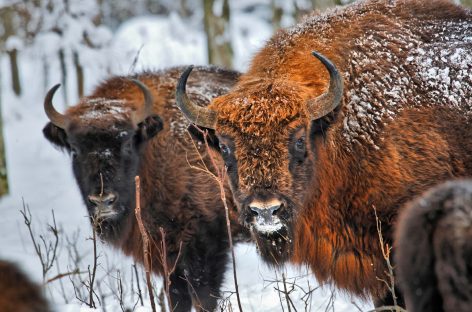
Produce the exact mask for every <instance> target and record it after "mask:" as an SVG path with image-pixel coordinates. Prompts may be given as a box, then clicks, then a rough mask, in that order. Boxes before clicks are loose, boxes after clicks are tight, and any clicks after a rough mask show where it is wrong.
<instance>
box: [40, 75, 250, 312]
mask: <svg viewBox="0 0 472 312" xmlns="http://www.w3.org/2000/svg"><path fill="white" fill-rule="evenodd" d="M181 70H182V69H181V68H173V69H169V70H166V71H161V72H147V73H142V74H140V75H136V76H133V77H113V78H110V79H108V80H106V81H105V82H103V83H101V84H100V85H99V86H98V87H97V88H96V89H95V91H94V92H93V93H92V95H90V96H88V97H84V98H82V99H81V100H80V102H79V103H78V104H77V105H75V106H73V107H71V108H69V109H68V110H67V111H66V113H65V114H64V115H63V114H61V113H58V112H57V111H56V110H55V109H54V107H53V105H52V98H53V95H54V92H55V91H56V90H57V88H58V86H55V87H53V88H52V89H51V90H50V91H49V92H48V94H47V96H46V99H45V102H44V107H45V111H46V114H47V115H48V117H49V119H50V120H51V122H49V123H48V124H47V125H46V127H45V128H44V130H43V132H44V135H45V136H46V138H47V139H48V140H49V141H50V142H52V143H53V144H55V145H56V146H59V147H60V148H63V149H65V150H66V151H67V152H69V153H70V155H71V157H72V167H73V172H74V175H75V178H76V181H77V183H78V186H79V189H80V192H81V194H82V197H83V199H84V201H85V204H86V206H87V208H88V212H89V215H90V217H91V218H92V219H94V222H93V223H94V224H96V230H97V232H98V233H99V235H100V237H101V238H102V239H103V240H105V241H106V242H108V243H111V244H112V245H113V246H115V247H117V248H120V249H121V250H122V251H123V252H124V253H125V254H127V255H131V256H132V257H134V259H136V260H137V261H139V262H141V263H142V262H143V250H142V239H141V234H140V231H139V228H138V224H137V221H136V218H135V214H134V207H135V183H134V177H135V176H136V175H139V176H140V177H141V181H142V182H141V184H142V186H141V207H142V214H143V220H144V222H145V226H146V228H147V231H148V232H149V234H150V237H151V239H152V240H153V243H152V250H151V253H152V255H151V258H152V259H151V262H152V267H153V271H154V272H155V273H157V274H162V273H163V266H162V263H161V262H162V261H161V255H162V252H163V250H161V249H160V246H161V241H162V238H161V234H160V230H159V228H160V227H162V228H163V229H164V231H165V233H166V235H165V236H166V237H165V238H166V239H165V240H166V249H167V261H168V266H169V268H172V266H173V264H174V263H175V261H178V262H177V266H176V270H175V272H174V273H173V274H172V275H171V277H170V280H171V289H170V295H171V299H172V303H173V305H174V311H189V310H190V309H191V307H192V304H193V306H194V307H195V308H197V310H205V311H207V310H214V309H215V307H216V304H217V298H218V296H219V287H220V285H221V282H222V278H223V274H224V271H225V265H226V262H227V251H228V239H227V230H226V221H225V220H226V219H225V210H224V206H223V203H222V201H221V199H220V196H219V188H218V185H217V183H216V182H215V181H214V180H213V178H212V177H211V176H210V175H209V174H208V173H205V172H203V171H199V170H196V169H192V168H191V167H190V166H189V164H193V165H198V163H199V161H200V155H199V151H197V149H196V147H195V145H194V143H193V142H192V140H191V138H190V136H189V135H188V133H187V131H186V130H187V129H186V128H187V126H186V124H187V122H184V117H183V116H182V114H181V113H180V111H179V109H178V108H177V106H176V105H175V101H174V94H175V86H176V83H177V80H178V77H179V75H180V72H181ZM238 76H239V75H238V73H236V72H234V71H227V70H222V69H218V68H216V67H200V68H198V71H197V74H196V76H195V79H193V80H192V81H191V82H190V86H191V90H192V91H191V93H192V95H191V97H192V98H193V101H196V102H197V103H199V104H200V105H206V104H208V103H209V101H210V99H211V98H212V97H214V96H219V95H221V94H223V93H225V92H227V91H228V89H229V88H230V87H231V86H233V84H234V83H235V81H236V79H237V78H238ZM132 78H133V79H139V81H138V80H134V81H133V80H132ZM140 81H141V82H142V83H141V82H140ZM200 152H201V153H202V154H203V159H204V160H205V161H208V155H205V149H202V148H201V147H200ZM209 168H211V167H210V166H209ZM233 214H234V212H233ZM235 220H236V219H235ZM233 223H234V224H235V227H234V229H235V233H236V232H240V231H239V230H238V229H237V228H241V227H240V226H239V225H237V224H238V223H237V221H235V222H233ZM241 229H242V228H241ZM180 244H182V246H181V247H180ZM179 253H180V255H179ZM177 259H178V260H177Z"/></svg>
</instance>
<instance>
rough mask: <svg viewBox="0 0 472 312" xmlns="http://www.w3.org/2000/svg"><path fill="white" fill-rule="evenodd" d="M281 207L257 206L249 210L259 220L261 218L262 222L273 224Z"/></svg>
mask: <svg viewBox="0 0 472 312" xmlns="http://www.w3.org/2000/svg"><path fill="white" fill-rule="evenodd" d="M280 206H281V205H272V206H268V207H267V206H266V207H260V206H255V205H250V206H249V209H251V211H252V213H253V214H254V216H255V217H257V218H258V219H259V218H261V219H262V220H261V221H264V222H266V223H270V222H272V218H273V217H274V216H275V215H277V211H278V210H279V209H280Z"/></svg>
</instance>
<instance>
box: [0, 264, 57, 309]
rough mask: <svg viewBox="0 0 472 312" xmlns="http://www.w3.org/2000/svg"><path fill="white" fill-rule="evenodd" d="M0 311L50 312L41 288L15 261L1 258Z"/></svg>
mask: <svg viewBox="0 0 472 312" xmlns="http://www.w3.org/2000/svg"><path fill="white" fill-rule="evenodd" d="M0 311H1V312H49V311H51V310H50V309H49V305H48V303H47V301H46V300H45V299H44V297H43V294H42V290H41V288H40V287H39V286H38V285H36V284H34V283H32V282H31V281H30V280H29V278H27V277H26V275H25V274H23V272H21V271H20V270H19V269H18V267H17V266H16V265H14V264H13V263H10V262H7V261H3V260H0Z"/></svg>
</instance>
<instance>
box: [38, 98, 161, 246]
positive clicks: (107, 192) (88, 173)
mask: <svg viewBox="0 0 472 312" xmlns="http://www.w3.org/2000/svg"><path fill="white" fill-rule="evenodd" d="M48 116H49V117H50V119H51V122H49V123H48V124H47V125H46V126H45V128H44V129H43V133H44V135H45V137H46V138H47V139H48V140H49V141H50V142H51V143H53V144H54V145H56V146H58V147H60V148H62V149H65V150H66V151H67V152H68V153H69V154H70V155H71V158H72V168H73V172H74V176H75V179H76V181H77V184H78V186H79V189H80V192H81V194H82V198H83V200H84V202H85V204H86V206H87V209H88V213H89V216H90V219H91V222H92V224H93V226H94V227H95V229H96V231H97V233H98V234H99V235H100V237H101V238H102V239H105V240H108V241H114V240H117V239H119V238H120V237H121V236H122V235H123V233H122V232H123V230H124V228H125V225H126V224H127V222H126V221H127V216H128V215H129V214H130V213H132V212H133V210H134V206H135V183H134V177H135V176H136V175H137V174H138V167H139V161H140V157H141V151H142V149H143V146H144V145H145V144H146V142H147V141H148V140H149V139H151V138H152V137H154V136H155V135H156V134H157V133H158V132H159V131H160V130H161V129H162V121H161V119H160V117H159V116H156V115H151V116H147V117H145V118H144V120H142V121H140V122H139V123H137V124H136V122H135V118H133V113H132V110H131V109H130V108H129V107H127V106H126V102H124V101H119V100H104V99H97V100H94V99H87V100H86V101H84V102H81V103H80V104H79V105H77V106H76V107H73V108H71V109H70V110H69V111H68V112H67V113H66V115H61V117H63V119H66V120H67V122H66V123H65V124H64V123H61V122H58V121H57V120H56V119H55V118H54V116H52V117H53V118H51V113H49V114H48ZM58 124H59V125H58Z"/></svg>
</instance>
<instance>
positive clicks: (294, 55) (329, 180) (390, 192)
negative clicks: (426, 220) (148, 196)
mask: <svg viewBox="0 0 472 312" xmlns="http://www.w3.org/2000/svg"><path fill="white" fill-rule="evenodd" d="M471 19H472V15H471V12H470V11H467V10H465V9H464V8H462V7H460V6H457V5H454V4H451V3H450V2H448V1H443V0H432V1H419V0H398V1H387V0H371V1H365V2H359V3H356V4H353V5H351V6H348V7H345V8H338V9H335V10H331V11H328V12H327V13H325V14H323V15H314V16H312V17H309V18H307V19H306V20H305V21H304V22H303V23H301V24H299V25H296V26H294V27H292V28H291V29H288V30H285V31H279V32H278V33H277V34H276V35H275V36H274V37H273V38H272V39H271V40H269V42H268V43H267V45H266V46H265V47H264V48H263V49H262V50H261V51H260V52H259V53H258V54H257V55H256V56H255V57H254V59H253V60H252V63H251V66H250V68H249V70H248V72H247V73H246V74H244V75H242V76H241V78H240V79H239V81H238V83H237V84H236V85H235V87H234V88H233V89H232V90H231V92H229V93H228V94H225V95H223V96H220V97H217V98H215V99H213V100H212V102H211V104H210V105H209V106H208V107H207V108H198V107H195V105H194V103H192V101H190V100H189V99H188V98H186V95H185V81H186V79H187V77H188V76H189V73H190V70H191V69H189V70H187V71H186V72H184V74H183V75H182V77H181V80H180V82H179V88H178V89H177V93H176V95H177V102H178V104H179V107H180V108H181V110H182V112H183V113H184V114H185V116H186V117H187V118H188V119H189V120H190V121H191V122H193V123H194V124H196V125H200V126H202V127H204V128H206V129H208V131H209V132H208V133H210V135H211V136H212V137H211V138H210V141H211V142H218V144H214V145H213V146H212V148H214V149H215V150H217V151H219V152H220V153H221V155H222V157H223V159H224V161H225V163H226V166H227V168H228V177H229V181H230V185H231V190H232V194H233V197H234V200H235V202H236V204H237V205H238V208H239V211H240V221H241V222H242V223H243V224H244V225H245V226H246V227H248V228H250V229H251V230H252V233H253V236H254V238H255V240H256V242H257V243H258V245H259V246H262V248H260V251H261V253H262V256H263V257H264V259H265V260H266V261H269V262H271V263H278V264H281V263H282V262H283V261H284V260H286V259H290V260H291V261H293V262H295V263H300V264H308V265H310V266H311V268H312V270H313V272H314V274H315V275H316V277H317V278H318V279H319V281H320V282H332V283H334V284H335V285H336V286H338V287H339V288H341V289H344V290H347V291H349V292H350V293H352V294H356V295H359V296H362V297H364V298H365V297H372V298H373V299H374V301H375V303H376V305H382V304H392V303H393V302H392V301H391V298H390V299H389V294H388V289H387V288H386V287H385V285H384V283H383V282H381V281H379V278H380V279H386V278H387V277H386V276H385V272H386V268H385V265H386V264H385V260H384V259H383V255H382V252H381V249H380V245H379V244H380V243H379V237H378V233H377V227H376V217H375V213H374V210H375V211H376V212H377V215H378V217H379V219H380V221H381V222H382V233H381V234H382V236H383V238H384V241H385V243H387V244H388V245H389V246H392V244H393V225H394V224H395V220H396V216H397V213H398V211H399V210H400V208H401V207H402V205H403V204H405V203H406V202H408V201H409V200H410V199H412V198H414V197H415V196H417V195H419V194H421V193H422V192H423V191H424V190H426V189H428V188H430V187H431V186H433V185H435V184H437V183H439V182H441V181H445V180H448V179H450V178H453V177H461V176H471V175H472V130H471V129H472V121H471V117H470V116H471V115H470V111H471V110H472V103H471V101H470V99H471V98H472V81H471V80H470V72H471V71H472V59H471V58H470V55H472V45H471V44H470V38H469V37H470V33H471V31H472V24H471V23H470V20H471ZM312 51H318V52H314V53H313V55H314V56H315V57H316V58H314V57H313V56H312ZM287 199H289V202H290V203H293V205H292V204H291V205H287ZM286 213H288V214H289V215H291V216H292V217H291V218H283V216H284V214H286ZM259 220H271V221H269V224H270V225H272V226H273V227H272V228H274V229H275V228H279V225H278V222H279V220H282V223H283V224H282V228H286V229H287V231H288V234H290V233H293V238H292V243H287V241H284V245H283V246H281V247H282V248H287V247H288V246H290V248H287V249H284V250H282V253H279V252H278V249H277V248H268V247H270V246H271V240H270V239H271V236H272V235H269V236H267V235H266V233H264V232H267V231H265V230H266V229H267V227H262V228H263V229H264V231H256V230H255V229H256V228H258V227H259V225H260V224H258V223H259ZM276 225H277V226H276ZM259 228H260V227H259ZM274 234H275V235H278V234H277V233H274ZM277 241H278V240H277ZM288 242H290V240H289V241H288ZM274 247H277V246H274ZM287 253H288V254H287ZM398 302H399V303H400V304H402V301H401V300H400V299H399V300H398Z"/></svg>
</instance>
